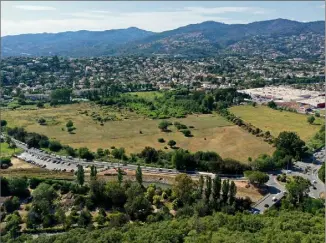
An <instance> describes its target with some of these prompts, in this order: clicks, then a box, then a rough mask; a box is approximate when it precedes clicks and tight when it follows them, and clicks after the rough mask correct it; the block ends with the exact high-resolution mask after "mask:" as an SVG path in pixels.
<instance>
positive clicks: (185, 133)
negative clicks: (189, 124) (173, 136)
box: [181, 129, 192, 137]
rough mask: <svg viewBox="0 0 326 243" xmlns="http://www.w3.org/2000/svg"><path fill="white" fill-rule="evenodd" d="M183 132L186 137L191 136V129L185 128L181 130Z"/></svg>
mask: <svg viewBox="0 0 326 243" xmlns="http://www.w3.org/2000/svg"><path fill="white" fill-rule="evenodd" d="M181 132H182V133H183V135H185V136H186V137H191V136H192V135H191V131H190V130H188V129H185V130H181Z"/></svg>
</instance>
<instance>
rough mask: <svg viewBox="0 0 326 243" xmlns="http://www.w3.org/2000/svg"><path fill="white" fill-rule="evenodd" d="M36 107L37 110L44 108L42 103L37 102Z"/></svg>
mask: <svg viewBox="0 0 326 243" xmlns="http://www.w3.org/2000/svg"><path fill="white" fill-rule="evenodd" d="M36 106H37V108H44V103H43V102H41V101H39V102H37V104H36Z"/></svg>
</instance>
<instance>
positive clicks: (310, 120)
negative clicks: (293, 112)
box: [307, 116, 315, 124]
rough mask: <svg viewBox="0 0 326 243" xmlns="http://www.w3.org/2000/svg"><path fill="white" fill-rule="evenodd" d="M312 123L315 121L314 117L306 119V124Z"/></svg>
mask: <svg viewBox="0 0 326 243" xmlns="http://www.w3.org/2000/svg"><path fill="white" fill-rule="evenodd" d="M314 121H315V117H314V116H308V117H307V122H308V123H309V124H313V123H314Z"/></svg>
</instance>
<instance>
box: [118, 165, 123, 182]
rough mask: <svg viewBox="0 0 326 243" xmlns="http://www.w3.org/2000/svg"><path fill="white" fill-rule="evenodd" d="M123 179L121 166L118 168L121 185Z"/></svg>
mask: <svg viewBox="0 0 326 243" xmlns="http://www.w3.org/2000/svg"><path fill="white" fill-rule="evenodd" d="M122 181H123V174H122V170H121V168H120V167H119V168H118V182H119V185H121V183H122Z"/></svg>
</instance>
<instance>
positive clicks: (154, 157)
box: [139, 146, 158, 163]
mask: <svg viewBox="0 0 326 243" xmlns="http://www.w3.org/2000/svg"><path fill="white" fill-rule="evenodd" d="M139 157H141V158H144V159H145V162H146V163H149V162H157V161H158V152H157V151H156V150H155V149H154V148H152V147H148V146H147V147H145V148H144V149H143V151H142V152H141V153H140V155H139Z"/></svg>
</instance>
